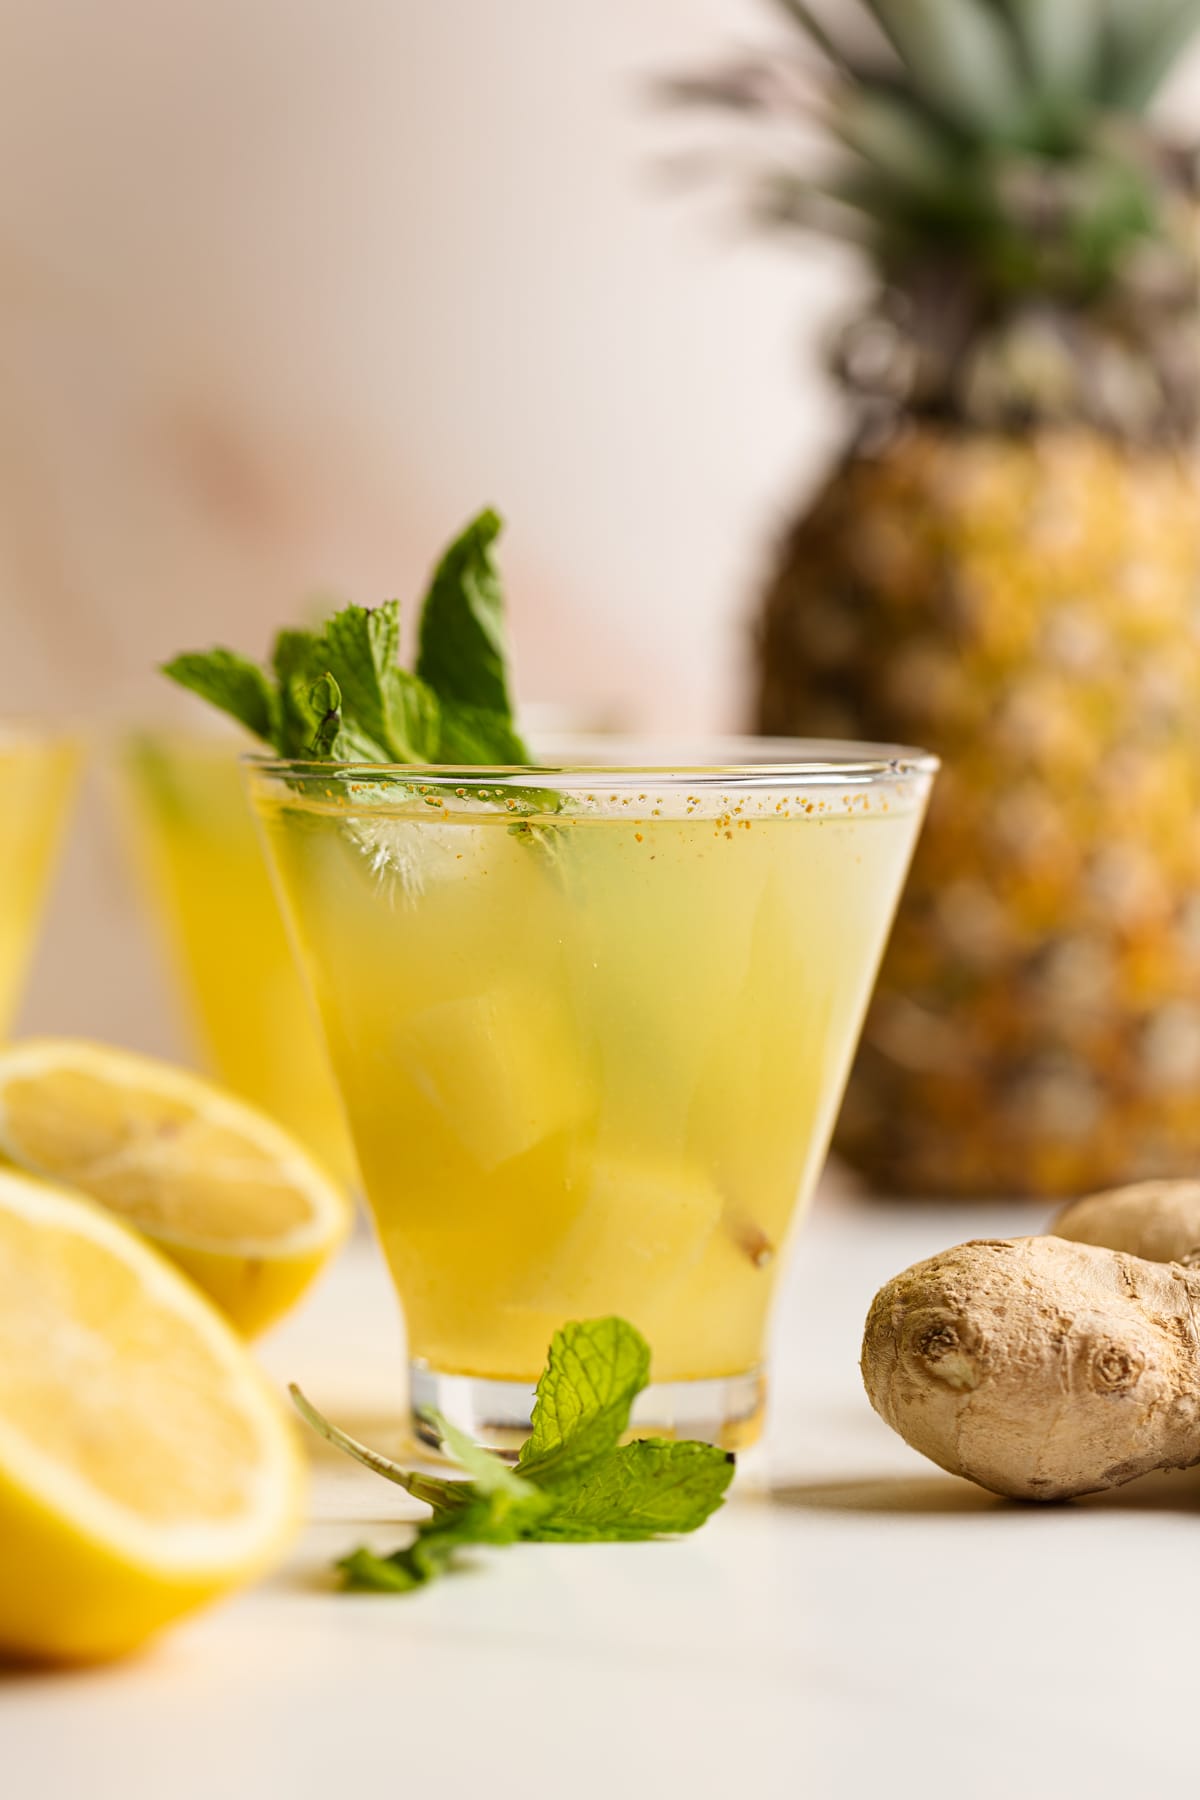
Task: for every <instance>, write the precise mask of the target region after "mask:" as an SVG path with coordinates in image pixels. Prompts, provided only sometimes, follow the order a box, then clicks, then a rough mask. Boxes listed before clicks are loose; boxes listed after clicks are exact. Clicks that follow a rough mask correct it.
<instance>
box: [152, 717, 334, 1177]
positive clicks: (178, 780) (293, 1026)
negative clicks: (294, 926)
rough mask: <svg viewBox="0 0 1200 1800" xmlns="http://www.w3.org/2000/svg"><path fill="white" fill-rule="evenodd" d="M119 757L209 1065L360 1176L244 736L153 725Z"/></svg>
mask: <svg viewBox="0 0 1200 1800" xmlns="http://www.w3.org/2000/svg"><path fill="white" fill-rule="evenodd" d="M118 763H119V772H120V776H121V784H122V789H123V796H124V799H125V802H126V804H125V811H126V813H127V815H128V820H129V824H130V826H131V835H132V841H133V849H134V853H135V860H136V862H137V864H138V866H139V870H140V873H141V875H142V878H143V884H144V886H145V889H146V891H147V894H148V896H149V898H150V900H151V902H152V906H153V911H154V914H155V916H156V919H157V921H158V924H159V926H160V929H161V931H162V933H163V936H164V938H165V940H166V944H167V949H168V953H169V957H170V962H171V965H172V969H173V971H174V974H175V976H176V978H177V982H178V986H179V988H180V990H181V992H182V995H183V998H184V1001H185V1004H186V1009H187V1013H188V1016H189V1020H190V1023H191V1026H192V1029H193V1034H194V1037H195V1040H196V1043H197V1047H198V1050H199V1052H200V1054H201V1057H202V1059H203V1061H204V1062H205V1064H206V1065H207V1067H208V1069H209V1070H210V1072H211V1073H212V1074H213V1075H214V1076H215V1077H216V1078H217V1079H218V1080H220V1081H222V1082H223V1083H224V1084H225V1085H226V1086H227V1087H229V1088H232V1089H233V1091H234V1092H235V1093H237V1094H241V1095H242V1096H243V1097H244V1098H245V1099H247V1100H250V1101H252V1102H253V1103H254V1104H255V1105H257V1106H261V1107H262V1108H263V1109H264V1110H265V1111H266V1112H269V1113H271V1114H273V1116H274V1117H275V1118H277V1119H278V1120H279V1121H280V1123H281V1124H283V1125H284V1126H286V1127H287V1128H288V1129H289V1130H291V1131H293V1132H294V1133H295V1134H296V1136H297V1137H298V1138H300V1139H301V1140H302V1141H303V1142H304V1143H306V1144H307V1145H308V1146H309V1148H310V1149H311V1150H312V1151H313V1152H314V1153H315V1154H316V1155H317V1156H318V1157H319V1158H320V1159H321V1161H322V1162H323V1163H324V1165H325V1167H326V1168H327V1169H328V1170H329V1172H330V1173H331V1174H332V1175H333V1176H335V1177H336V1178H337V1179H338V1180H340V1181H342V1182H343V1183H344V1184H345V1185H346V1186H350V1185H351V1184H352V1183H353V1181H354V1180H355V1175H354V1163H353V1155H352V1152H351V1150H350V1145H349V1140H348V1136H347V1133H346V1128H345V1124H344V1121H343V1118H342V1113H341V1107H340V1105H339V1103H338V1097H337V1090H336V1088H335V1086H334V1083H333V1079H332V1077H331V1074H330V1071H329V1065H328V1061H327V1059H326V1056H325V1051H324V1048H323V1046H322V1044H321V1042H320V1036H319V1033H318V1031H317V1029H316V1025H315V1023H314V1021H313V1017H312V1013H311V1011H310V1008H309V1004H308V1000H307V998H306V996H305V994H304V991H303V985H302V982H301V979H300V975H299V971H298V970H297V968H296V964H295V959H294V958H293V955H292V952H291V947H290V946H289V944H288V941H287V933H286V931H285V928H284V923H283V917H282V915H281V913H280V910H279V903H278V901H277V900H276V897H275V893H274V890H273V888H272V886H271V879H270V875H269V873H268V869H267V864H266V860H265V858H264V856H263V852H262V845H261V843H260V841H259V837H258V832H257V830H256V829H255V824H254V817H253V814H252V813H251V811H250V808H249V806H248V805H247V802H246V795H245V789H244V785H243V782H242V779H241V775H240V772H239V769H238V746H237V745H236V744H231V743H229V742H224V743H223V742H222V741H221V740H220V739H205V738H202V737H195V738H189V737H186V736H172V735H169V734H165V733H164V734H157V733H145V734H142V735H139V736H136V737H131V738H129V739H127V740H126V741H125V743H124V744H123V745H122V746H121V747H120V750H119V753H118Z"/></svg>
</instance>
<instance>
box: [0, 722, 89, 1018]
mask: <svg viewBox="0 0 1200 1800" xmlns="http://www.w3.org/2000/svg"><path fill="white" fill-rule="evenodd" d="M78 765H79V753H78V749H77V747H76V745H75V744H73V743H71V742H70V741H69V740H68V739H65V738H60V737H54V736H52V735H48V734H43V733H41V732H38V731H36V730H33V729H26V728H25V727H22V726H6V725H0V1037H2V1036H3V1035H4V1034H5V1033H6V1032H7V1031H8V1030H9V1028H10V1027H11V1025H12V1021H13V1018H14V1016H15V1014H16V1010H17V1003H18V1001H19V999H20V997H21V989H22V987H23V985H24V980H25V973H26V969H27V967H28V964H29V958H30V954H31V951H32V949H33V942H34V937H35V935H36V931H37V925H38V920H39V918H40V915H41V910H42V903H43V901H44V899H45V895H46V889H47V887H48V885H49V880H50V874H51V871H52V869H53V867H54V862H55V858H56V855H57V852H58V848H59V844H60V842H61V839H62V833H63V826H64V825H65V823H66V818H67V812H68V809H69V806H70V802H71V798H72V796H73V794H74V791H75V781H76V776H77V774H78Z"/></svg>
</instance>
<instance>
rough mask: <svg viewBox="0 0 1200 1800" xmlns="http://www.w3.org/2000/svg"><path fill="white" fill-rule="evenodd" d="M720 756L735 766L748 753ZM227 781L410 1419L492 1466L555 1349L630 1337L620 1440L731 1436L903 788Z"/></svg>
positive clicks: (627, 773) (819, 778) (902, 854)
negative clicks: (307, 992)
mask: <svg viewBox="0 0 1200 1800" xmlns="http://www.w3.org/2000/svg"><path fill="white" fill-rule="evenodd" d="M748 749H749V751H750V753H752V754H757V755H759V756H761V755H763V754H764V751H763V747H762V746H761V745H752V746H748ZM767 753H768V754H771V755H772V756H777V757H778V760H773V761H771V762H770V763H759V764H756V765H745V764H739V763H736V762H733V761H732V760H731V761H729V762H727V763H723V764H720V765H718V766H697V767H688V768H684V767H679V768H675V767H673V768H661V767H654V766H637V765H636V764H635V763H634V762H633V761H632V760H629V761H623V762H622V763H621V764H620V766H615V767H607V768H600V767H589V766H586V765H583V764H581V765H580V766H576V767H560V768H554V769H549V768H539V769H536V770H532V769H527V768H526V769H491V770H488V769H478V768H472V769H459V770H446V769H444V768H429V769H421V770H413V769H403V768H394V767H386V766H382V765H334V764H311V763H310V764H305V763H290V762H280V761H272V760H270V759H265V758H250V759H248V762H247V767H248V771H249V781H250V786H251V791H252V795H253V799H254V803H255V805H256V807H257V809H258V812H259V816H260V818H261V820H262V823H263V826H264V828H265V833H266V837H267V841H268V844H269V847H270V852H271V855H272V857H273V859H274V862H275V865H276V870H277V873H278V876H279V880H280V885H281V888H282V891H283V894H284V896H285V899H286V903H287V906H288V909H289V911H290V914H291V917H292V922H293V925H294V929H295V935H296V938H297V940H298V943H299V946H300V948H301V952H302V955H303V959H304V962H305V964H306V967H307V971H308V976H309V979H310V981H311V984H312V987H313V990H314V992H315V995H316V999H317V1002H318V1005H319V1008H320V1013H321V1017H322V1019H323V1021H324V1027H325V1032H326V1036H327V1039H328V1044H329V1049H330V1052H331V1056H332V1060H333V1065H334V1069H335V1072H336V1075H337V1078H338V1081H339V1083H340V1086H341V1091H342V1097H343V1101H344V1104H345V1107H346V1111H347V1114H348V1116H349V1120H350V1125H351V1130H352V1133H353V1137H354V1142H355V1147H356V1150H357V1154H358V1160H359V1164H360V1167H361V1171H362V1177H363V1182H364V1185H365V1189H366V1193H367V1196H368V1199H369V1201H370V1205H371V1209H372V1212H373V1214H374V1218H375V1223H376V1226H377V1228H378V1232H379V1236H380V1239H381V1241H382V1244H383V1248H384V1251H385V1253H386V1256H387V1259H388V1263H389V1265H390V1267H391V1271H392V1274H393V1277H394V1280H395V1284H396V1288H397V1290H398V1293H399V1296H400V1299H401V1302H402V1305H403V1309H404V1313H405V1317H406V1321H407V1328H408V1342H409V1355H410V1359H411V1378H412V1403H413V1407H414V1423H415V1426H416V1429H417V1430H418V1432H419V1433H422V1434H424V1435H428V1433H429V1429H430V1428H429V1427H428V1426H427V1425H424V1424H423V1423H422V1421H421V1413H422V1411H423V1410H424V1409H426V1408H436V1409H437V1410H439V1411H441V1412H442V1413H443V1414H445V1415H446V1416H447V1417H449V1418H450V1419H452V1420H453V1421H454V1422H455V1423H457V1424H459V1425H461V1426H463V1427H464V1428H465V1429H467V1430H469V1431H471V1432H472V1433H473V1434H474V1435H475V1436H477V1437H479V1438H481V1439H483V1440H484V1441H486V1442H490V1443H492V1444H496V1445H500V1446H506V1445H511V1444H513V1443H515V1442H518V1441H519V1440H520V1438H521V1437H522V1436H524V1435H525V1434H526V1433H527V1431H528V1425H529V1411H530V1403H531V1399H532V1385H533V1382H534V1381H535V1379H536V1377H537V1375H538V1373H539V1371H540V1370H541V1368H542V1365H543V1363H544V1361H545V1355H546V1348H547V1345H548V1343H549V1341H550V1338H551V1335H552V1334H553V1332H554V1331H555V1330H557V1329H558V1328H559V1327H560V1326H561V1325H562V1324H563V1323H564V1322H565V1321H567V1320H569V1319H573V1318H583V1317H595V1316H598V1315H601V1314H607V1313H617V1314H620V1315H621V1316H622V1317H624V1318H627V1319H629V1320H631V1321H632V1323H633V1324H635V1325H636V1326H637V1327H638V1328H639V1329H640V1330H641V1331H642V1333H643V1334H644V1335H645V1337H646V1338H647V1339H648V1340H649V1343H650V1346H651V1355H652V1377H653V1386H652V1387H651V1389H650V1390H648V1392H647V1394H646V1395H644V1396H643V1397H642V1401H641V1403H640V1406H639V1412H638V1415H637V1417H638V1421H639V1424H640V1425H642V1426H643V1427H646V1428H650V1429H653V1430H657V1431H661V1432H666V1433H671V1432H675V1433H678V1434H681V1435H688V1436H701V1437H707V1438H709V1439H711V1440H713V1441H715V1442H719V1443H722V1444H726V1445H730V1446H737V1445H740V1444H745V1443H747V1442H750V1441H752V1440H753V1438H754V1437H755V1436H756V1435H757V1433H758V1430H759V1426H760V1421H761V1415H762V1407H763V1398H764V1392H765V1376H764V1359H765V1337H766V1328H767V1321H768V1313H769V1308H770V1302H771V1296H772V1293H773V1291H774V1289H775V1286H776V1281H777V1277H778V1273H779V1269H780V1262H781V1257H782V1253H783V1251H784V1248H785V1245H786V1242H787V1239H788V1236H789V1231H790V1227H791V1225H792V1223H793V1220H794V1217H795V1215H796V1213H797V1211H798V1208H799V1207H800V1206H801V1205H802V1204H803V1203H804V1202H805V1201H806V1200H807V1198H808V1196H809V1194H810V1192H811V1190H812V1187H813V1185H814V1183H815V1180H816V1177H817V1174H818V1172H819V1170H820V1167H821V1164H822V1162H823V1160H824V1157H825V1153H826V1149H827V1146H828V1142H829V1137H830V1133H831V1131H832V1127H833V1122H834V1115H835V1113H836V1111H837V1107H838V1104H839V1101H840V1098H841V1094H842V1089H843V1085H844V1083H845V1080H846V1076H847V1073H848V1070H849V1066H850V1061H851V1057H852V1055H853V1051H854V1048H855V1044H856V1041H857V1038H858V1033H859V1028H860V1025H861V1022H862V1017H863V1012H864V1009H865V1007H866V1004H867V1000H868V997H869V994H870V990H871V986H872V983H873V980H874V976H875V971H876V967H877V965H878V961H879V957H880V954H881V952H882V949H883V945H884V940H885V938H886V935H887V932H888V928H889V925H890V923H891V919H892V914H893V911H894V909H895V905H896V901H897V898H898V896H899V893H900V889H901V886H902V884H903V880H904V875H905V871H906V869H907V867H908V862H909V858H910V855H911V853H912V849H913V845H914V842H915V839H916V836H917V832H918V830H919V827H920V821H921V817H922V813H923V810H924V806H925V802H926V798H927V795H928V791H929V787H930V783H931V780H932V777H933V771H934V768H935V766H936V765H935V763H934V762H933V760H932V759H931V758H928V757H925V756H922V755H921V754H919V753H916V752H902V751H892V750H883V751H881V750H875V749H872V748H870V747H865V746H841V747H836V748H835V747H832V746H789V747H788V749H787V751H786V753H785V752H784V751H782V750H780V751H770V750H769V748H768V751H767Z"/></svg>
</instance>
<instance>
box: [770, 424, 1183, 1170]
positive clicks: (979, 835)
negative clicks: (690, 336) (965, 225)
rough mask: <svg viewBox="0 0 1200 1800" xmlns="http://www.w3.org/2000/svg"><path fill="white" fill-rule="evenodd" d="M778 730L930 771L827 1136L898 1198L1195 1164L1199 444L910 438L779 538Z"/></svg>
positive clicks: (774, 619) (1039, 436) (851, 473)
mask: <svg viewBox="0 0 1200 1800" xmlns="http://www.w3.org/2000/svg"><path fill="white" fill-rule="evenodd" d="M759 649H760V657H759V668H760V693H759V706H758V722H759V725H760V727H761V728H762V729H763V730H764V731H766V732H769V733H771V734H801V735H809V736H854V737H866V738H873V739H881V740H884V741H898V742H909V743H921V744H924V745H927V746H928V747H929V748H930V749H932V750H935V751H937V752H938V754H939V755H940V756H941V757H942V759H943V765H944V767H943V773H942V775H941V776H940V778H939V781H938V784H937V785H936V787H935V792H934V797H933V802H932V806H931V811H930V816H929V820H928V823H927V826H926V829H925V833H924V836H923V838H922V841H921V843H920V846H919V848H918V851H917V857H916V861H915V864H914V868H913V873H912V877H911V880H910V883H909V888H908V891H907V895H906V898H905V901H904V903H903V905H902V908H901V914H900V917H899V920H898V922H897V926H896V930H895V933H894V936H893V940H892V944H891V947H890V949H889V952H888V954H887V957H886V959H885V963H884V967H883V971H882V975H881V979H880V984H879V989H878V992H877V995H876V998H875V1000H874V1003H873V1005H872V1008H871V1012H870V1015H869V1018H868V1021H867V1026H866V1031H865V1034H864V1039H863V1045H862V1050H861V1053H860V1056H859V1061H858V1064H857V1067H856V1070H855V1074H854V1077H853V1080H852V1082H851V1087H850V1091H849V1094H848V1097H847V1101H846V1106H845V1109H844V1113H843V1117H842V1122H841V1126H840V1129H839V1137H838V1148H839V1149H840V1150H841V1152H842V1153H843V1154H844V1155H845V1156H846V1157H847V1159H848V1160H849V1161H850V1162H851V1163H852V1164H854V1165H855V1166H856V1167H857V1168H858V1169H859V1170H861V1171H862V1172H863V1174H864V1175H865V1176H866V1177H867V1178H868V1179H869V1180H870V1181H871V1183H872V1184H873V1186H874V1187H876V1188H877V1189H879V1190H882V1191H885V1192H891V1193H895V1194H923V1195H929V1194H945V1195H962V1196H967V1195H982V1194H1001V1193H1004V1194H1038V1195H1047V1196H1049V1195H1056V1196H1057V1195H1067V1194H1074V1193H1077V1192H1082V1191H1086V1190H1088V1189H1091V1188H1097V1187H1104V1186H1109V1185H1115V1184H1118V1183H1122V1182H1126V1181H1130V1180H1133V1179H1136V1178H1138V1177H1140V1176H1144V1175H1151V1174H1153V1175H1157V1176H1167V1175H1194V1174H1195V1172H1196V1169H1197V1167H1198V1166H1200V505H1198V493H1197V482H1196V474H1195V470H1194V467H1193V464H1192V462H1191V461H1190V459H1189V458H1188V456H1187V455H1186V454H1185V453H1183V452H1175V451H1172V450H1169V449H1152V448H1149V447H1141V448H1138V447H1135V446H1132V445H1129V444H1127V443H1121V442H1119V441H1117V440H1115V439H1111V438H1106V437H1104V436H1101V435H1099V434H1097V433H1095V432H1094V431H1090V430H1088V429H1086V428H1076V429H1069V428H1064V429H1055V430H1045V429H1043V430H1040V431H1033V432H1030V433H1028V434H1027V435H1025V436H1024V437H1018V436H1014V435H1009V434H1001V433H997V434H989V433H985V432H980V431H978V430H977V429H976V430H973V429H969V428H954V427H945V426H934V425H932V424H929V423H918V424H912V425H909V426H907V427H904V428H901V429H900V430H899V431H897V433H896V434H895V435H894V436H893V437H891V438H890V440H888V441H887V442H886V443H885V444H884V445H883V446H882V447H880V448H879V449H877V450H876V451H874V452H871V453H868V452H866V451H853V452H851V453H850V454H849V455H848V456H847V457H846V458H845V460H844V461H843V462H842V464H841V465H840V467H839V468H838V469H837V470H836V471H835V473H834V474H833V476H832V478H831V479H830V480H829V482H828V483H827V485H826V486H825V488H824V490H823V491H822V492H821V493H820V494H819V496H818V497H817V499H816V501H815V503H814V504H813V505H812V506H811V507H809V508H808V509H807V510H806V511H805V513H804V514H803V515H802V516H801V518H800V519H799V521H798V522H797V524H796V525H795V527H794V529H793V530H792V531H791V533H790V535H789V536H788V538H787V540H786V542H785V544H784V546H783V548H782V554H781V556H780V559H779V562H778V566H777V569H776V572H775V575H774V579H773V581H772V583H771V586H770V589H769V593H768V596H767V601H766V608H765V613H764V617H763V627H762V635H761V641H760V646H759Z"/></svg>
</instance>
